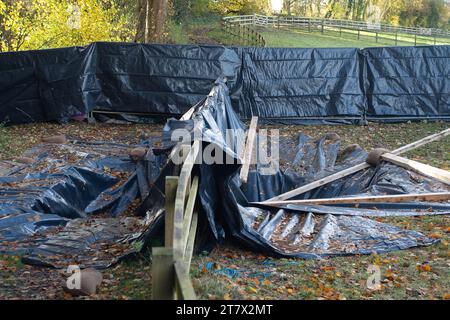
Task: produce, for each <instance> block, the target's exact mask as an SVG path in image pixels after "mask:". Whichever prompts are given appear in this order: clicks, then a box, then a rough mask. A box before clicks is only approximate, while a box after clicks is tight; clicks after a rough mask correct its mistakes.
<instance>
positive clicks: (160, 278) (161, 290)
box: [152, 247, 175, 300]
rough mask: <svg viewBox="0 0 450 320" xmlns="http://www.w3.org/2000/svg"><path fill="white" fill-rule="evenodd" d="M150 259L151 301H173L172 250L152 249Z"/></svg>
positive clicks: (173, 271) (173, 274)
mask: <svg viewBox="0 0 450 320" xmlns="http://www.w3.org/2000/svg"><path fill="white" fill-rule="evenodd" d="M152 257H153V258H152V299H153V300H173V299H174V289H175V270H174V256H173V249H172V248H163V247H154V248H153V249H152Z"/></svg>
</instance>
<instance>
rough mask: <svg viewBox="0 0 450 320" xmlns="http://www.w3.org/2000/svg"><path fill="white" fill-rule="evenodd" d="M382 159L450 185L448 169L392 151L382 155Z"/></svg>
mask: <svg viewBox="0 0 450 320" xmlns="http://www.w3.org/2000/svg"><path fill="white" fill-rule="evenodd" d="M381 159H383V160H385V161H389V162H391V163H393V164H395V165H398V166H400V167H403V168H405V169H408V170H411V171H414V172H417V173H419V174H422V175H424V176H427V177H430V178H433V179H436V180H438V181H440V182H442V183H445V184H448V185H450V172H448V171H446V170H442V169H439V168H435V167H432V166H430V165H428V164H424V163H420V162H418V161H414V160H409V159H406V158H402V157H399V156H396V155H395V154H391V153H385V154H383V155H381Z"/></svg>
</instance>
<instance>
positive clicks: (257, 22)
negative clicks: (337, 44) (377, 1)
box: [223, 14, 450, 38]
mask: <svg viewBox="0 0 450 320" xmlns="http://www.w3.org/2000/svg"><path fill="white" fill-rule="evenodd" d="M223 20H224V22H226V23H229V24H237V25H247V26H248V25H252V26H260V27H267V26H273V27H303V28H309V29H310V30H311V29H322V30H323V29H324V28H326V27H332V28H338V29H339V28H343V29H353V30H359V31H369V32H379V33H383V32H384V33H394V34H400V33H401V34H409V35H415V36H430V37H438V38H450V31H447V30H442V29H434V28H413V27H402V26H393V25H388V24H382V23H370V22H364V21H353V20H338V19H316V18H305V17H294V16H264V15H259V14H254V15H244V16H230V17H224V18H223Z"/></svg>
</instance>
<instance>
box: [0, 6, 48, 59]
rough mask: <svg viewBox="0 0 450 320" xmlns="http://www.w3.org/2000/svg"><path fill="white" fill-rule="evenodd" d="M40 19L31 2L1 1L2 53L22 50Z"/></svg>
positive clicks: (0, 31)
mask: <svg viewBox="0 0 450 320" xmlns="http://www.w3.org/2000/svg"><path fill="white" fill-rule="evenodd" d="M40 17H41V15H40V11H39V10H38V8H37V7H36V6H35V5H34V4H33V2H32V1H30V0H0V52H2V51H18V50H20V49H21V48H22V46H23V45H24V43H25V42H26V40H27V37H28V35H29V34H30V32H31V31H32V30H33V28H34V27H35V24H36V23H38V21H39V18H40Z"/></svg>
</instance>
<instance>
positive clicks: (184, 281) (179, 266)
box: [175, 261, 196, 300]
mask: <svg viewBox="0 0 450 320" xmlns="http://www.w3.org/2000/svg"><path fill="white" fill-rule="evenodd" d="M175 280H176V286H177V295H178V298H179V299H182V300H195V299H196V296H195V291H194V287H193V286H192V282H191V280H190V279H189V265H188V264H187V263H186V262H184V261H177V262H176V263H175Z"/></svg>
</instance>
